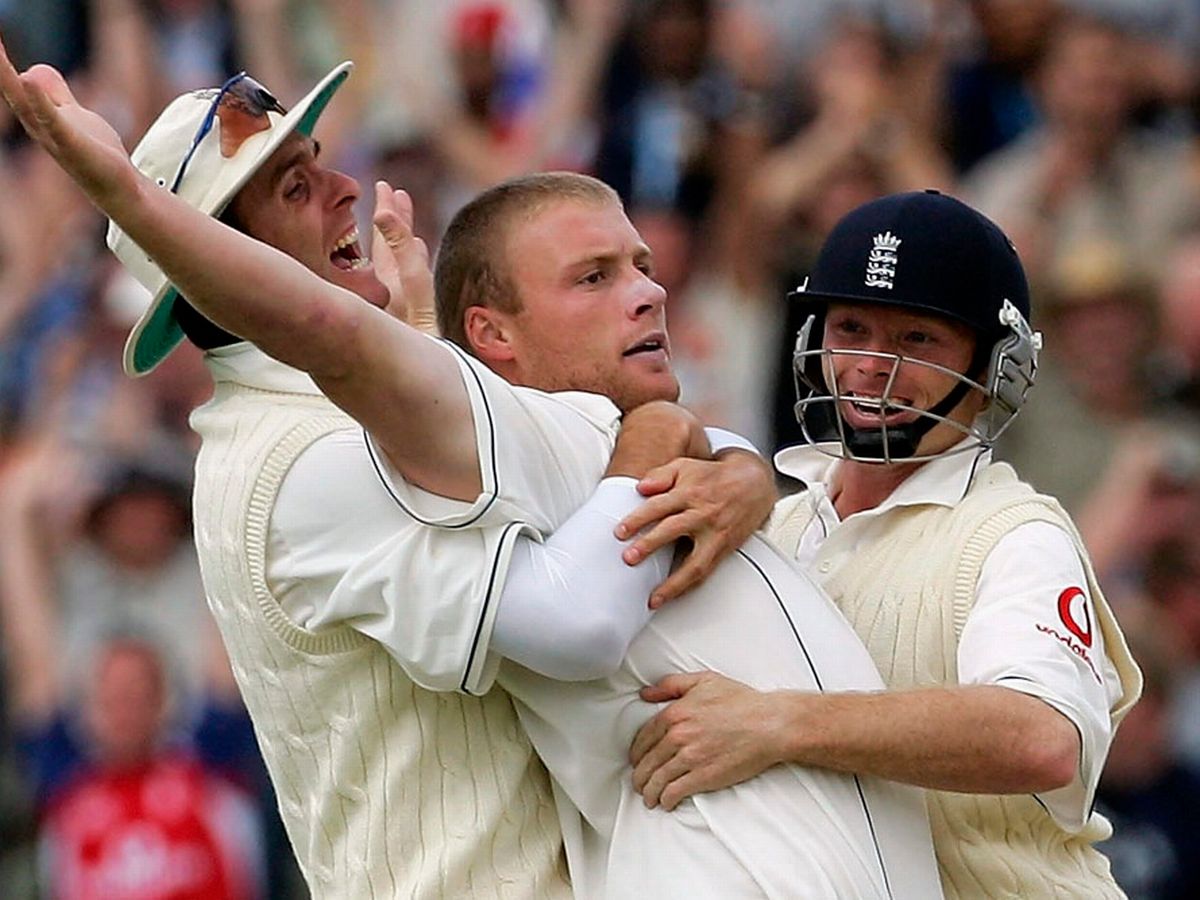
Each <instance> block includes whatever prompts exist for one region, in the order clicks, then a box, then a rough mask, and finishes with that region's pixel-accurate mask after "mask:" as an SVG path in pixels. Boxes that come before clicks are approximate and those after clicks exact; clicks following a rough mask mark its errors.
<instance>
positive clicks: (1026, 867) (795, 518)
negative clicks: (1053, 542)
mask: <svg viewBox="0 0 1200 900" xmlns="http://www.w3.org/2000/svg"><path fill="white" fill-rule="evenodd" d="M814 514H815V506H814V505H813V504H812V503H811V502H809V501H808V496H807V494H805V493H803V492H802V493H800V494H797V495H795V496H794V497H789V498H787V499H786V500H784V501H781V503H780V504H779V505H778V506H777V507H776V512H775V514H774V515H773V516H772V520H771V523H770V525H769V530H768V535H769V536H770V537H771V538H772V540H774V541H775V542H776V543H777V544H778V545H779V546H780V547H781V548H783V549H784V551H785V552H786V553H788V554H789V555H794V554H795V551H796V548H797V545H798V542H799V539H800V536H801V535H802V534H803V533H804V530H805V529H806V528H807V526H808V524H809V522H810V521H811V519H812V516H813V515H814ZM888 515H889V517H890V525H889V529H888V531H887V534H886V537H884V538H882V539H880V540H878V541H876V542H875V543H874V544H872V545H870V546H867V547H860V548H859V550H858V552H856V553H855V554H853V557H852V558H851V559H850V560H849V561H848V562H847V563H846V564H844V565H843V566H841V568H838V567H836V566H833V565H832V564H831V561H830V559H829V557H830V556H831V555H832V552H831V551H832V550H833V544H834V543H835V542H834V541H826V542H825V544H824V545H822V547H821V548H820V550H819V551H818V554H817V566H816V571H815V572H814V573H813V574H814V575H816V576H817V577H818V578H819V579H820V580H821V583H822V585H823V586H824V587H825V589H826V590H827V591H828V592H829V594H830V596H831V597H832V598H833V600H834V602H835V603H836V604H837V605H838V606H839V607H840V608H841V610H842V612H843V613H844V614H845V615H846V617H847V618H848V619H849V620H850V624H851V625H852V626H853V627H854V630H855V631H856V632H857V633H858V635H859V637H860V638H861V639H862V640H863V642H864V643H865V644H866V646H867V649H868V651H870V653H871V656H872V658H873V659H874V660H875V664H876V665H877V666H878V667H879V671H880V673H881V674H882V675H883V680H884V681H885V682H886V683H887V684H888V686H889V687H892V688H897V689H903V688H913V687H920V686H929V685H955V684H957V683H958V671H957V649H958V639H959V636H960V634H961V632H962V628H963V625H964V624H965V623H966V619H967V614H968V613H969V612H970V611H971V607H972V606H973V604H974V602H975V586H976V584H977V582H978V580H979V575H980V571H981V569H982V568H983V564H984V561H985V560H986V559H987V556H988V553H989V552H990V551H991V549H992V548H993V547H994V546H995V545H996V543H997V542H998V541H999V540H1000V539H1001V538H1002V537H1003V536H1004V535H1006V534H1008V533H1009V532H1011V531H1012V530H1013V529H1015V528H1017V527H1018V526H1020V525H1022V524H1024V523H1026V522H1032V521H1045V522H1049V523H1051V524H1054V525H1057V526H1059V527H1060V528H1062V529H1064V530H1065V531H1066V532H1067V533H1068V534H1070V535H1071V536H1072V539H1073V540H1074V542H1075V544H1076V548H1077V550H1078V551H1079V554H1080V558H1081V559H1082V560H1083V561H1084V568H1085V570H1086V572H1087V577H1088V590H1089V595H1090V596H1091V598H1092V601H1093V603H1094V605H1095V609H1096V614H1097V619H1098V624H1099V625H1100V627H1101V629H1102V630H1103V634H1104V642H1105V648H1106V650H1107V652H1108V655H1109V658H1110V659H1111V661H1112V663H1113V664H1114V666H1115V667H1116V669H1117V672H1118V674H1119V675H1120V679H1121V685H1122V688H1123V694H1122V697H1121V700H1120V701H1119V702H1118V703H1117V704H1116V705H1115V706H1114V708H1113V709H1112V710H1111V717H1112V721H1113V724H1114V727H1115V725H1116V723H1118V722H1119V721H1120V720H1121V718H1122V717H1123V716H1124V714H1125V712H1126V710H1128V708H1129V707H1130V706H1131V705H1133V703H1134V702H1135V701H1136V699H1137V697H1138V694H1139V693H1140V689H1141V676H1140V673H1139V672H1138V669H1137V666H1136V664H1135V663H1134V661H1133V658H1132V656H1131V655H1130V653H1129V650H1128V648H1127V646H1126V644H1125V639H1124V637H1123V635H1122V634H1121V632H1120V629H1119V628H1118V626H1117V623H1116V619H1115V618H1114V617H1113V614H1112V612H1111V610H1110V609H1109V607H1108V604H1107V602H1106V601H1105V600H1104V595H1103V594H1102V593H1101V591H1100V587H1099V585H1098V584H1097V583H1096V578H1095V574H1094V573H1093V571H1092V568H1091V564H1090V562H1089V561H1088V558H1087V553H1086V551H1085V550H1084V548H1083V544H1082V542H1081V540H1080V538H1079V535H1078V532H1077V531H1076V530H1075V527H1074V525H1073V524H1072V523H1071V521H1070V519H1069V518H1068V516H1067V515H1066V513H1065V512H1064V511H1063V510H1062V508H1061V507H1060V506H1059V504H1058V503H1057V502H1056V501H1055V500H1053V499H1052V498H1050V497H1046V496H1043V495H1039V494H1036V493H1034V491H1033V489H1032V488H1030V487H1029V486H1028V485H1026V484H1024V483H1022V482H1020V481H1019V480H1018V479H1017V477H1016V474H1015V473H1014V472H1013V470H1012V468H1011V467H1009V466H1007V465H1005V464H1003V463H996V464H992V465H989V466H988V467H987V468H986V469H984V470H983V471H982V472H980V473H978V474H977V475H976V477H975V479H974V481H973V482H972V484H971V487H970V490H969V491H968V493H967V495H966V497H965V498H964V499H963V500H962V501H961V502H960V503H959V504H957V505H956V506H954V507H943V506H933V505H925V506H920V507H900V508H897V509H895V510H893V511H891V512H889V514H888ZM926 793H927V796H928V798H929V817H930V824H931V826H932V829H933V840H934V849H935V851H936V853H937V858H938V866H939V869H940V872H941V876H942V887H943V889H944V891H945V894H946V897H947V898H949V900H952V898H959V897H961V898H976V897H1059V898H1066V897H1078V898H1081V900H1082V898H1087V900H1099V898H1109V897H1123V896H1124V894H1123V893H1122V892H1121V890H1120V888H1118V887H1117V885H1116V883H1115V882H1114V881H1113V879H1112V876H1111V874H1110V873H1109V867H1108V861H1107V859H1105V858H1104V856H1103V855H1102V854H1101V853H1100V852H1099V851H1097V850H1096V849H1095V847H1093V846H1092V844H1093V842H1095V841H1098V840H1103V839H1104V838H1106V837H1108V836H1109V834H1111V826H1110V825H1109V823H1108V822H1107V821H1106V820H1105V819H1103V817H1101V816H1098V815H1093V816H1092V817H1091V819H1090V820H1089V821H1088V823H1087V824H1086V825H1085V827H1084V829H1083V830H1082V831H1081V832H1080V833H1078V834H1070V833H1068V832H1066V831H1064V830H1063V829H1062V828H1060V827H1059V826H1058V825H1057V824H1056V823H1055V822H1054V820H1053V819H1052V818H1051V816H1050V814H1049V813H1048V812H1047V811H1046V810H1045V809H1044V808H1043V807H1042V805H1041V804H1040V803H1038V801H1037V800H1036V799H1035V798H1034V797H1033V796H1032V795H1004V796H998V795H990V794H960V793H954V792H950V791H933V790H931V791H927V792H926Z"/></svg>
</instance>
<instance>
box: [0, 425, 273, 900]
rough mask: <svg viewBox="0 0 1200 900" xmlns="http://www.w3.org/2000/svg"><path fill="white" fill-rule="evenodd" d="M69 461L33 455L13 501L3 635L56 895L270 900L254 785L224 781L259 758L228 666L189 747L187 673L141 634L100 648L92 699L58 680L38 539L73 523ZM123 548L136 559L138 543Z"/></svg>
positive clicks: (54, 612)
mask: <svg viewBox="0 0 1200 900" xmlns="http://www.w3.org/2000/svg"><path fill="white" fill-rule="evenodd" d="M65 456H66V451H65V450H64V449H63V448H62V447H60V446H57V445H56V444H54V443H52V442H48V443H43V444H41V445H39V446H37V447H35V448H29V449H28V450H27V452H25V453H24V454H23V455H22V456H21V458H19V459H18V460H16V461H15V462H14V463H12V464H11V465H10V466H9V467H8V469H7V470H6V471H5V473H4V477H3V484H2V487H0V496H2V498H3V501H2V505H0V553H2V554H3V556H2V558H0V626H2V628H0V635H2V637H3V649H4V659H5V662H6V665H7V671H6V675H7V677H8V687H9V701H10V703H11V713H12V719H13V722H14V725H15V729H16V736H17V742H18V745H19V747H20V750H21V755H22V756H23V758H24V760H25V762H26V765H27V766H28V769H29V771H30V773H31V776H32V777H31V786H32V789H33V792H34V794H35V798H36V805H37V809H38V812H39V818H40V828H39V832H40V838H41V853H40V856H41V859H42V861H43V865H42V879H43V883H44V885H43V886H44V888H45V889H46V891H47V893H48V894H49V895H50V896H56V897H69V898H72V900H75V898H79V900H90V898H96V900H101V898H103V900H109V898H117V897H138V898H145V900H152V898H153V900H157V898H162V900H184V898H189V900H190V898H195V900H251V898H255V897H258V896H261V893H262V887H263V885H262V881H263V877H262V876H263V871H264V863H265V860H264V858H263V853H262V832H261V826H260V824H259V821H258V816H257V812H256V810H255V805H254V801H253V799H252V794H251V792H250V790H249V789H250V788H252V787H253V785H252V784H243V785H238V784H235V782H234V781H232V780H231V779H230V778H229V777H228V776H227V775H226V774H225V773H224V772H223V771H222V770H221V768H220V765H221V764H229V763H231V762H236V761H237V760H238V759H239V756H241V755H244V754H245V753H246V752H247V750H248V749H249V748H250V747H252V738H251V736H250V728H249V722H248V720H247V719H246V717H245V714H244V712H242V711H241V709H240V703H239V701H238V698H237V692H236V687H235V686H234V685H233V680H232V676H231V675H230V673H229V669H228V663H225V662H224V661H223V660H222V659H221V658H220V657H215V656H214V657H210V660H209V662H210V665H209V668H208V670H207V673H206V676H207V677H206V682H205V685H204V689H203V703H202V705H201V709H202V714H201V715H200V717H199V718H198V719H197V720H196V722H197V723H198V724H197V725H196V727H195V730H194V731H193V732H192V733H191V738H192V740H191V742H190V743H191V746H190V747H189V746H188V745H187V743H181V742H179V741H178V740H172V739H171V738H172V735H173V733H174V729H175V727H177V726H179V725H180V722H179V715H178V714H179V712H180V710H179V705H178V696H179V690H178V687H179V686H178V685H177V684H175V683H174V678H173V673H172V671H171V669H172V665H171V661H172V660H173V659H174V657H173V656H171V655H169V654H168V653H165V652H164V649H163V647H162V646H161V645H160V644H159V643H158V642H157V640H156V639H155V638H151V637H147V636H146V635H145V634H144V633H142V632H139V631H135V630H130V629H129V628H128V627H121V628H118V629H116V630H106V631H104V632H102V633H100V634H97V635H93V636H92V637H93V640H92V641H91V642H90V647H89V652H88V653H87V655H86V664H85V665H84V666H83V672H82V678H81V680H80V681H79V682H78V684H79V687H78V688H77V689H75V688H73V686H72V682H70V681H69V680H68V679H67V678H66V677H65V675H64V673H63V672H62V669H61V667H60V666H59V665H58V661H59V659H60V658H61V656H62V648H63V646H64V643H63V639H62V626H61V623H60V615H59V610H58V607H57V605H56V603H55V602H54V599H53V596H52V592H51V591H50V590H48V589H47V588H48V582H47V580H46V575H47V573H46V571H45V569H44V568H43V566H42V564H41V562H40V561H39V559H38V544H40V543H41V542H42V541H44V539H45V535H44V534H41V533H40V530H39V527H38V526H42V527H45V526H51V527H52V526H53V523H54V522H55V521H56V520H57V518H58V516H57V515H55V513H56V510H54V509H53V508H52V507H47V506H46V505H44V501H46V500H47V499H49V498H48V497H47V491H46V488H47V485H48V484H50V485H53V484H54V482H55V481H56V480H58V479H61V478H62V475H63V468H62V461H63V458H64V457H65ZM112 514H113V511H112V508H111V507H109V508H108V509H107V510H101V511H100V512H99V515H100V516H102V517H103V516H111V515H112ZM126 524H129V523H128V522H127V523H126ZM160 524H163V525H165V523H160ZM142 525H143V526H152V525H153V523H150V522H147V521H143V522H142ZM110 536H111V537H112V538H113V539H114V541H115V542H117V543H120V541H121V540H122V539H124V540H125V541H130V540H132V541H133V542H134V544H135V545H136V543H137V538H136V537H135V536H134V535H133V534H132V532H130V531H129V529H126V528H116V529H115V530H112V531H111V532H110ZM125 549H126V550H128V551H131V552H132V550H133V547H132V546H129V547H126V548H125ZM143 549H144V548H143ZM127 555H128V554H127ZM201 633H202V632H201ZM193 639H194V641H196V642H199V641H200V640H201V639H200V638H199V637H198V636H197V635H193ZM211 646H212V647H213V648H214V649H215V647H216V645H215V644H213V645H211ZM176 737H177V735H176ZM239 774H241V775H245V770H242V771H241V772H240V773H239Z"/></svg>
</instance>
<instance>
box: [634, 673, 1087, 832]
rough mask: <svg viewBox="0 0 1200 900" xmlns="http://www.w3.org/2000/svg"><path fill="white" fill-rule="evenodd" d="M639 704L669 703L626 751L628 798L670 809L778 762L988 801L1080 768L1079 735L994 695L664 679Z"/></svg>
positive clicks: (970, 690)
mask: <svg viewBox="0 0 1200 900" xmlns="http://www.w3.org/2000/svg"><path fill="white" fill-rule="evenodd" d="M642 697H643V699H645V700H648V701H650V702H662V701H665V700H672V699H674V700H675V702H674V703H672V704H671V705H670V706H668V707H666V708H665V709H663V710H661V711H660V712H659V713H658V714H657V715H655V716H654V718H652V719H651V720H650V721H649V722H647V723H646V725H644V726H643V727H642V729H641V731H640V732H639V733H638V735H637V737H636V738H635V740H634V744H633V748H632V750H631V752H630V757H631V759H632V761H633V763H634V765H635V769H634V786H635V788H636V789H637V790H639V791H640V792H641V793H642V795H643V797H644V799H645V801H646V803H647V804H648V805H650V806H654V805H657V804H659V803H661V804H662V805H663V806H664V807H666V808H668V809H672V808H674V807H675V806H676V805H677V804H678V803H679V802H680V801H681V800H683V799H684V798H685V797H688V796H691V795H692V794H695V793H699V792H702V791H711V790H716V789H718V788H722V787H727V786H729V785H731V784H736V783H738V782H740V781H744V780H745V779H747V778H751V777H753V776H754V775H757V774H758V773H759V772H762V771H763V770H765V769H767V768H769V767H770V766H772V765H775V764H776V763H781V762H792V763H798V764H800V765H805V766H819V767H822V768H827V769H834V770H837V771H840V772H858V773H863V774H870V775H876V776H879V777H881V778H887V779H889V780H892V781H902V782H906V783H908V784H915V785H920V786H921V787H927V788H937V789H940V790H949V791H960V792H964V793H986V794H1016V793H1037V792H1042V791H1048V790H1052V789H1054V788H1058V787H1062V786H1063V785H1066V784H1068V783H1070V781H1071V779H1072V778H1073V777H1074V773H1075V769H1076V766H1077V765H1078V762H1079V753H1080V743H1079V733H1078V732H1077V731H1076V730H1075V727H1074V725H1072V724H1071V722H1070V720H1069V719H1067V718H1066V716H1064V715H1062V714H1061V713H1059V712H1058V711H1057V710H1055V709H1054V708H1053V707H1051V706H1049V705H1048V704H1046V703H1043V702H1042V701H1041V700H1038V699H1036V698H1034V697H1030V696H1027V695H1025V694H1021V693H1018V692H1017V691H1013V690H1010V689H1008V688H1003V687H997V686H992V685H976V686H968V687H955V688H924V689H919V690H911V691H884V692H879V693H842V694H816V693H808V692H800V691H775V692H759V691H755V690H753V689H751V688H749V687H747V686H746V685H744V684H741V683H740V682H737V681H733V680H732V679H729V678H726V677H724V676H722V675H718V674H716V673H714V672H701V673H693V674H688V675H671V676H668V677H667V678H665V679H663V680H662V681H660V682H659V683H658V684H657V685H655V686H653V687H650V688H646V689H644V690H643V692H642ZM676 698H678V699H676Z"/></svg>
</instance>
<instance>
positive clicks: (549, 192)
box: [433, 172, 621, 352]
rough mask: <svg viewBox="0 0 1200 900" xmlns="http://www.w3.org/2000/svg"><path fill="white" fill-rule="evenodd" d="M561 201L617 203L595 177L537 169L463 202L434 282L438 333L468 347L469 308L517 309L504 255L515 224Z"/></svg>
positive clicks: (516, 295)
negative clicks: (466, 320)
mask: <svg viewBox="0 0 1200 900" xmlns="http://www.w3.org/2000/svg"><path fill="white" fill-rule="evenodd" d="M561 200H576V201H580V202H585V203H596V204H605V203H617V204H620V202H621V200H620V198H619V197H618V196H617V192H616V191H614V190H613V189H612V188H611V187H609V186H608V185H607V184H605V183H604V182H603V181H600V180H599V179H596V178H592V177H591V176H590V175H580V174H579V173H577V172H539V173H537V174H534V175H523V176H521V177H519V178H512V179H509V180H508V181H504V182H501V183H500V184H498V185H496V186H495V187H491V188H488V189H487V190H486V191H484V192H483V193H481V194H480V195H479V196H478V197H476V198H475V199H474V200H472V201H471V202H470V203H468V204H467V205H466V206H464V207H463V208H462V209H460V210H459V211H458V213H457V214H456V215H455V216H454V218H453V219H452V220H451V222H450V225H449V226H448V227H447V228H446V233H445V235H444V236H443V237H442V243H441V246H440V248H439V249H438V254H437V261H436V263H435V265H434V274H433V285H434V295H435V298H436V306H437V320H438V328H439V330H440V331H441V333H442V336H443V337H445V338H447V339H449V340H451V341H454V343H456V344H458V345H459V346H460V347H462V348H463V349H464V350H467V351H469V352H470V351H471V346H470V343H469V341H468V340H467V335H466V329H465V327H464V322H463V319H464V317H465V314H466V311H467V310H468V309H469V308H470V307H472V306H484V307H487V308H489V309H498V310H500V311H502V312H506V313H516V312H520V310H521V296H520V293H519V291H518V289H517V285H516V284H514V283H513V280H512V275H511V273H510V271H509V266H508V259H507V258H506V255H505V238H506V236H507V235H508V233H509V231H510V230H511V228H512V227H513V225H514V224H515V223H516V222H518V221H519V220H522V219H528V218H529V217H531V216H532V215H533V214H535V213H537V212H539V211H541V210H542V209H545V208H546V207H547V206H549V205H550V204H552V203H555V202H558V201H561Z"/></svg>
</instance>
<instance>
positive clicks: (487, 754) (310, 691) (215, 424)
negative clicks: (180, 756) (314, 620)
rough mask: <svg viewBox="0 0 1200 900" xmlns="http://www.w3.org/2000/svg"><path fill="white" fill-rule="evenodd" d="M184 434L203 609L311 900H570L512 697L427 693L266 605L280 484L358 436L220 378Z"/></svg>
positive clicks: (342, 422)
mask: <svg viewBox="0 0 1200 900" xmlns="http://www.w3.org/2000/svg"><path fill="white" fill-rule="evenodd" d="M192 426H193V427H194V428H195V429H196V431H197V432H199V433H200V435H201V436H202V437H203V444H202V447H201V450H200V454H199V458H198V460H197V473H196V492H195V500H194V503H195V530H196V543H197V547H198V550H199V554H200V563H201V569H202V573H203V576H204V583H205V589H206V593H207V595H208V601H209V605H210V607H211V609H212V612H213V615H214V616H215V617H216V620H217V623H218V625H219V627H220V630H221V634H222V636H223V638H224V641H225V646H226V649H227V651H228V653H229V657H230V661H231V663H232V665H233V671H234V675H235V676H236V679H237V683H238V685H239V687H240V689H241V692H242V696H243V698H244V700H245V703H246V706H247V709H248V710H249V712H250V715H251V718H252V719H253V721H254V727H255V732H256V734H257V737H258V742H259V746H260V748H261V750H262V754H263V757H264V758H265V760H266V763H267V768H268V770H269V771H270V775H271V780H272V782H273V783H274V786H275V790H276V793H277V795H278V800H279V809H280V812H281V814H282V817H283V822H284V825H285V827H286V829H287V833H288V837H289V838H290V840H291V843H292V846H293V848H294V850H295V853H296V857H297V859H298V860H299V863H300V867H301V869H302V871H303V873H304V877H305V880H306V881H307V882H308V886H309V888H310V890H311V892H312V895H313V897H314V898H317V900H324V898H346V900H374V898H430V900H432V898H454V900H457V898H568V897H570V896H571V893H570V888H569V887H568V886H567V883H566V879H565V874H564V871H563V863H562V859H563V857H562V852H561V850H562V838H561V834H560V830H559V825H558V819H557V815H556V812H555V807H554V801H553V798H552V794H551V789H550V785H549V779H548V777H547V775H546V772H545V769H544V768H543V767H542V765H541V763H540V761H539V760H538V759H537V757H536V756H535V755H534V754H533V751H532V749H531V747H530V744H529V741H528V739H527V738H526V737H525V734H524V732H523V731H522V729H521V728H520V726H519V724H518V722H517V718H516V714H515V712H514V710H513V706H512V702H511V701H510V699H509V697H508V695H507V694H505V693H503V692H502V691H498V690H493V691H492V692H490V693H489V694H487V695H485V696H482V697H473V696H466V695H463V694H457V693H433V692H430V691H426V690H424V689H422V688H419V687H417V686H416V685H415V684H413V682H412V681H411V680H409V678H408V677H407V676H406V675H405V673H404V672H403V671H402V670H401V668H400V667H399V666H398V665H396V664H395V663H394V662H393V661H392V659H391V657H389V655H388V654H387V652H386V651H385V650H384V649H383V647H382V646H381V645H379V644H377V643H376V642H374V641H372V640H370V639H369V638H367V637H365V636H363V635H362V634H360V633H359V632H356V631H354V630H353V629H351V628H349V627H345V626H338V627H333V628H327V629H322V630H320V631H319V632H315V631H308V630H305V629H302V628H298V627H296V626H295V625H294V624H293V623H292V622H291V621H290V620H289V619H288V618H287V617H286V616H285V615H284V613H283V611H282V609H281V607H280V606H279V604H278V603H277V602H276V600H275V599H274V598H273V597H272V595H271V591H270V589H269V588H268V586H267V583H266V579H265V575H264V571H265V554H266V549H265V548H266V546H267V537H268V527H269V521H270V517H271V510H272V507H273V504H274V501H275V497H276V495H277V493H278V491H279V487H280V484H281V483H282V481H283V479H284V476H285V475H286V474H287V472H288V468H289V466H290V465H291V464H292V463H293V461H294V460H296V458H297V457H298V456H299V455H300V454H301V453H302V452H303V451H304V449H305V448H307V447H308V446H309V445H310V444H311V443H312V442H313V441H315V440H317V439H318V438H320V437H322V436H323V435H326V434H329V433H331V432H333V431H335V430H338V429H345V428H357V427H358V426H357V425H356V423H354V422H353V421H352V420H351V419H349V418H347V417H346V416H344V415H342V414H341V413H340V412H339V411H338V410H337V409H336V408H335V407H334V406H333V405H332V404H330V403H329V402H328V401H327V400H325V398H323V397H320V396H310V395H306V394H300V393H282V392H276V391H267V390H260V389H257V388H253V387H249V386H247V385H244V384H238V383H236V382H232V381H221V382H219V383H218V384H217V388H216V392H215V394H214V397H213V399H212V400H211V401H210V402H209V403H207V404H206V405H205V406H203V407H201V408H200V409H198V410H197V411H196V412H195V413H194V414H193V417H192ZM332 477H336V473H332Z"/></svg>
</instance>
